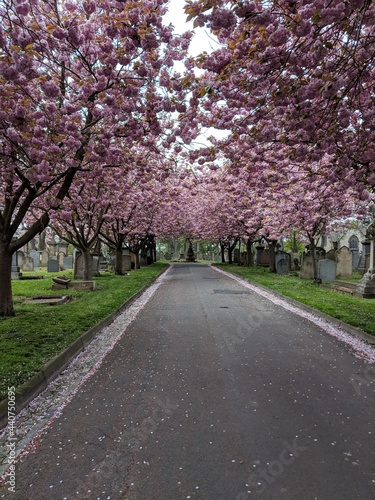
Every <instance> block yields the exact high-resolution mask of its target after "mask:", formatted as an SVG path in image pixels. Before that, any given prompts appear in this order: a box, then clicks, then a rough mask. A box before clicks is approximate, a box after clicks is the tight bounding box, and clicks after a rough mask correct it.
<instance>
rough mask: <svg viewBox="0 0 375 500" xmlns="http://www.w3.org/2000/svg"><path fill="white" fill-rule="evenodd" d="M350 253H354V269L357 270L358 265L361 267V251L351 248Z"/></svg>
mask: <svg viewBox="0 0 375 500" xmlns="http://www.w3.org/2000/svg"><path fill="white" fill-rule="evenodd" d="M350 251H351V252H352V269H353V271H354V270H357V269H358V265H359V250H358V248H351V249H350Z"/></svg>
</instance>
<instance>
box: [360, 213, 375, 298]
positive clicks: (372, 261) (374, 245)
mask: <svg viewBox="0 0 375 500" xmlns="http://www.w3.org/2000/svg"><path fill="white" fill-rule="evenodd" d="M366 238H367V240H368V241H370V255H369V256H368V263H369V264H368V268H367V272H366V273H365V274H364V275H363V278H362V279H361V281H360V282H359V283H358V285H357V290H356V291H355V295H356V296H359V297H363V298H368V299H373V298H375V222H373V223H372V224H370V225H369V227H368V228H367V231H366ZM366 258H367V256H366Z"/></svg>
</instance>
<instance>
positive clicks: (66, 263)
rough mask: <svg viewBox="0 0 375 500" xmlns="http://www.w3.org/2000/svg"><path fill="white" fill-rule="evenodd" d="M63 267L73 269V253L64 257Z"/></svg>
mask: <svg viewBox="0 0 375 500" xmlns="http://www.w3.org/2000/svg"><path fill="white" fill-rule="evenodd" d="M63 267H64V269H73V256H72V255H67V256H66V257H64V262H63Z"/></svg>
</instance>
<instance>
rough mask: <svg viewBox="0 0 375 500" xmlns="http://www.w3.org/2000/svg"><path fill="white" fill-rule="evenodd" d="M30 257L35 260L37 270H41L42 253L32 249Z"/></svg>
mask: <svg viewBox="0 0 375 500" xmlns="http://www.w3.org/2000/svg"><path fill="white" fill-rule="evenodd" d="M30 257H31V258H32V259H33V261H34V269H35V271H39V269H40V253H39V252H38V251H37V250H31V252H30Z"/></svg>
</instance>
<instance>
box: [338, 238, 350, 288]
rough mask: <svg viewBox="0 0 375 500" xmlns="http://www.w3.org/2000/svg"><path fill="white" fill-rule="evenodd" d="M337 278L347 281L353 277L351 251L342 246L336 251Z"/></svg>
mask: <svg viewBox="0 0 375 500" xmlns="http://www.w3.org/2000/svg"><path fill="white" fill-rule="evenodd" d="M337 277H338V278H340V279H343V280H349V279H351V278H352V277H353V256H352V252H351V250H350V249H349V248H348V247H346V246H343V247H341V248H340V249H339V250H338V251H337Z"/></svg>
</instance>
